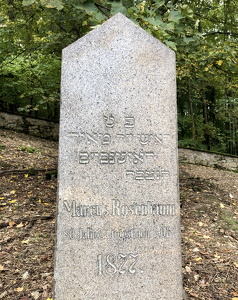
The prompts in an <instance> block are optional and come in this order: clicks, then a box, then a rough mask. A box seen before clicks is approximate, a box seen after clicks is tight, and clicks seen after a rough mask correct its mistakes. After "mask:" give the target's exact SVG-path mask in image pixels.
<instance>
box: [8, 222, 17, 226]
mask: <svg viewBox="0 0 238 300" xmlns="http://www.w3.org/2000/svg"><path fill="white" fill-rule="evenodd" d="M8 224H9V227H13V226H14V225H16V223H15V222H14V221H10V222H9V223H8Z"/></svg>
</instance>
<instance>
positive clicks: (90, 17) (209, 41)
mask: <svg viewBox="0 0 238 300" xmlns="http://www.w3.org/2000/svg"><path fill="white" fill-rule="evenodd" d="M0 3H1V6H0V41H1V42H0V43H1V48H0V49H1V51H0V61H1V63H0V85H1V90H0V98H1V102H0V109H5V110H11V111H15V112H21V113H24V114H30V115H32V116H37V117H43V118H48V119H49V118H51V119H54V120H55V119H57V118H58V114H59V113H58V111H59V109H58V108H59V86H60V64H61V50H62V49H63V48H64V47H66V46H67V45H69V44H70V43H72V42H74V41H75V40H77V39H78V38H80V37H82V36H83V35H85V34H87V33H88V32H89V31H91V30H92V29H93V28H95V27H96V26H98V25H100V24H102V23H103V22H104V21H106V20H107V19H108V18H110V17H111V16H113V15H115V14H116V13H118V12H120V13H122V14H124V15H126V16H127V17H128V18H130V19H131V20H132V21H133V22H135V23H136V24H137V25H139V26H140V27H142V28H143V29H144V30H146V31H148V32H149V33H150V34H152V35H153V36H154V37H155V38H158V39H159V40H160V41H162V42H163V43H165V44H166V45H167V46H168V47H170V48H172V49H173V50H175V51H176V55H177V83H178V113H179V114H178V116H179V138H180V144H181V145H188V146H190V147H199V148H201V149H202V148H206V149H210V150H215V151H222V152H228V153H231V154H238V119H237V118H238V117H237V116H238V111H237V109H238V108H237V107H238V105H237V104H238V103H237V99H238V96H237V93H238V76H237V75H238V61H237V60H238V58H237V50H238V49H237V48H238V46H237V36H238V32H237V28H238V20H237V17H236V16H237V13H238V7H237V5H236V4H235V2H234V1H229V0H224V1H220V0H219V1H218V0H211V1H210V0H209V1H207V0H204V1H201V0H194V1H188V0H185V1H173V0H168V1H165V0H156V1H152V0H144V1H138V0H137V1H133V0H120V1H119V0H118V1H117V0H113V1H112V0H15V1H11V0H7V1H5V0H0Z"/></svg>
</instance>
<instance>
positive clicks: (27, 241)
mask: <svg viewBox="0 0 238 300" xmlns="http://www.w3.org/2000/svg"><path fill="white" fill-rule="evenodd" d="M29 242H30V240H29V239H28V240H24V241H21V243H22V244H29Z"/></svg>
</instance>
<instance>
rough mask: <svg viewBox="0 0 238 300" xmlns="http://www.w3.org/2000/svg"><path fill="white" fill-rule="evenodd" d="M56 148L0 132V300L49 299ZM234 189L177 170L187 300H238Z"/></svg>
mask: <svg viewBox="0 0 238 300" xmlns="http://www.w3.org/2000/svg"><path fill="white" fill-rule="evenodd" d="M57 147H58V144H57V143H56V142H52V141H47V140H43V139H40V138H35V137H31V136H28V135H25V134H19V133H15V132H12V131H5V130H0V178H1V180H0V299H4V300H46V299H47V298H52V288H53V265H54V242H55V212H56V189H57V179H56V174H55V171H54V170H56V169H57V155H58V153H57ZM237 188H238V174H237V173H233V172H229V171H225V170H218V169H213V168H208V167H203V166H195V165H189V164H180V198H181V223H182V253H183V276H184V289H185V299H199V300H210V299H217V300H219V299H220V300H226V299H229V300H237V299H238V260H237V257H238V189H237ZM66 300H67V299H66ZM171 300H172V299H171Z"/></svg>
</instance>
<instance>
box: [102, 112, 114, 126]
mask: <svg viewBox="0 0 238 300" xmlns="http://www.w3.org/2000/svg"><path fill="white" fill-rule="evenodd" d="M103 118H104V122H105V126H106V127H108V128H113V127H114V125H115V118H114V117H113V115H109V116H103Z"/></svg>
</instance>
